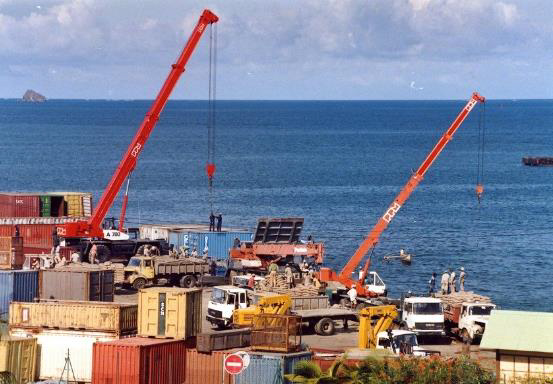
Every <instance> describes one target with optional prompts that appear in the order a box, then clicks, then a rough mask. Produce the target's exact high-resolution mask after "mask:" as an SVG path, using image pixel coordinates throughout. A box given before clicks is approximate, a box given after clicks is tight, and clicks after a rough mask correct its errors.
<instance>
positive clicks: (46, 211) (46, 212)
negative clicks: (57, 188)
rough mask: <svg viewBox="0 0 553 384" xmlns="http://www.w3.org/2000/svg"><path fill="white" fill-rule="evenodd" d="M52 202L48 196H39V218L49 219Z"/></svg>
mask: <svg viewBox="0 0 553 384" xmlns="http://www.w3.org/2000/svg"><path fill="white" fill-rule="evenodd" d="M51 212H52V200H51V198H50V196H40V216H42V217H50V216H51V215H52V213H51Z"/></svg>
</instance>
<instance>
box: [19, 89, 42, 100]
mask: <svg viewBox="0 0 553 384" xmlns="http://www.w3.org/2000/svg"><path fill="white" fill-rule="evenodd" d="M23 101H30V102H34V103H41V102H43V101H46V97H44V96H42V95H41V94H40V93H38V92H35V91H33V90H32V89H28V90H27V92H25V94H24V95H23Z"/></svg>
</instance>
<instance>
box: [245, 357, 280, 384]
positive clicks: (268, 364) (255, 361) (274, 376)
mask: <svg viewBox="0 0 553 384" xmlns="http://www.w3.org/2000/svg"><path fill="white" fill-rule="evenodd" d="M281 372H282V370H281V365H280V358H278V357H273V356H262V355H250V365H248V367H247V368H246V369H244V370H243V371H242V372H241V373H240V374H238V375H235V376H234V384H250V383H256V384H282V383H283V382H284V381H283V377H282V373H281Z"/></svg>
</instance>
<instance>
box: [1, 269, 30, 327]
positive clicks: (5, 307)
mask: <svg viewBox="0 0 553 384" xmlns="http://www.w3.org/2000/svg"><path fill="white" fill-rule="evenodd" d="M37 297H38V271H0V318H2V319H4V320H5V319H7V318H8V311H9V309H10V303H11V302H12V301H24V302H31V301H33V300H34V299H35V298H37Z"/></svg>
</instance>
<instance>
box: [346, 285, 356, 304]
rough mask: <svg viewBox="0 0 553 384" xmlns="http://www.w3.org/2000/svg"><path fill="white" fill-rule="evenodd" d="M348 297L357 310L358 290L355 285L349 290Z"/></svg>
mask: <svg viewBox="0 0 553 384" xmlns="http://www.w3.org/2000/svg"><path fill="white" fill-rule="evenodd" d="M348 297H349V301H350V303H351V307H352V308H355V307H356V306H357V288H356V287H355V284H353V285H352V286H351V288H350V289H349V291H348Z"/></svg>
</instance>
